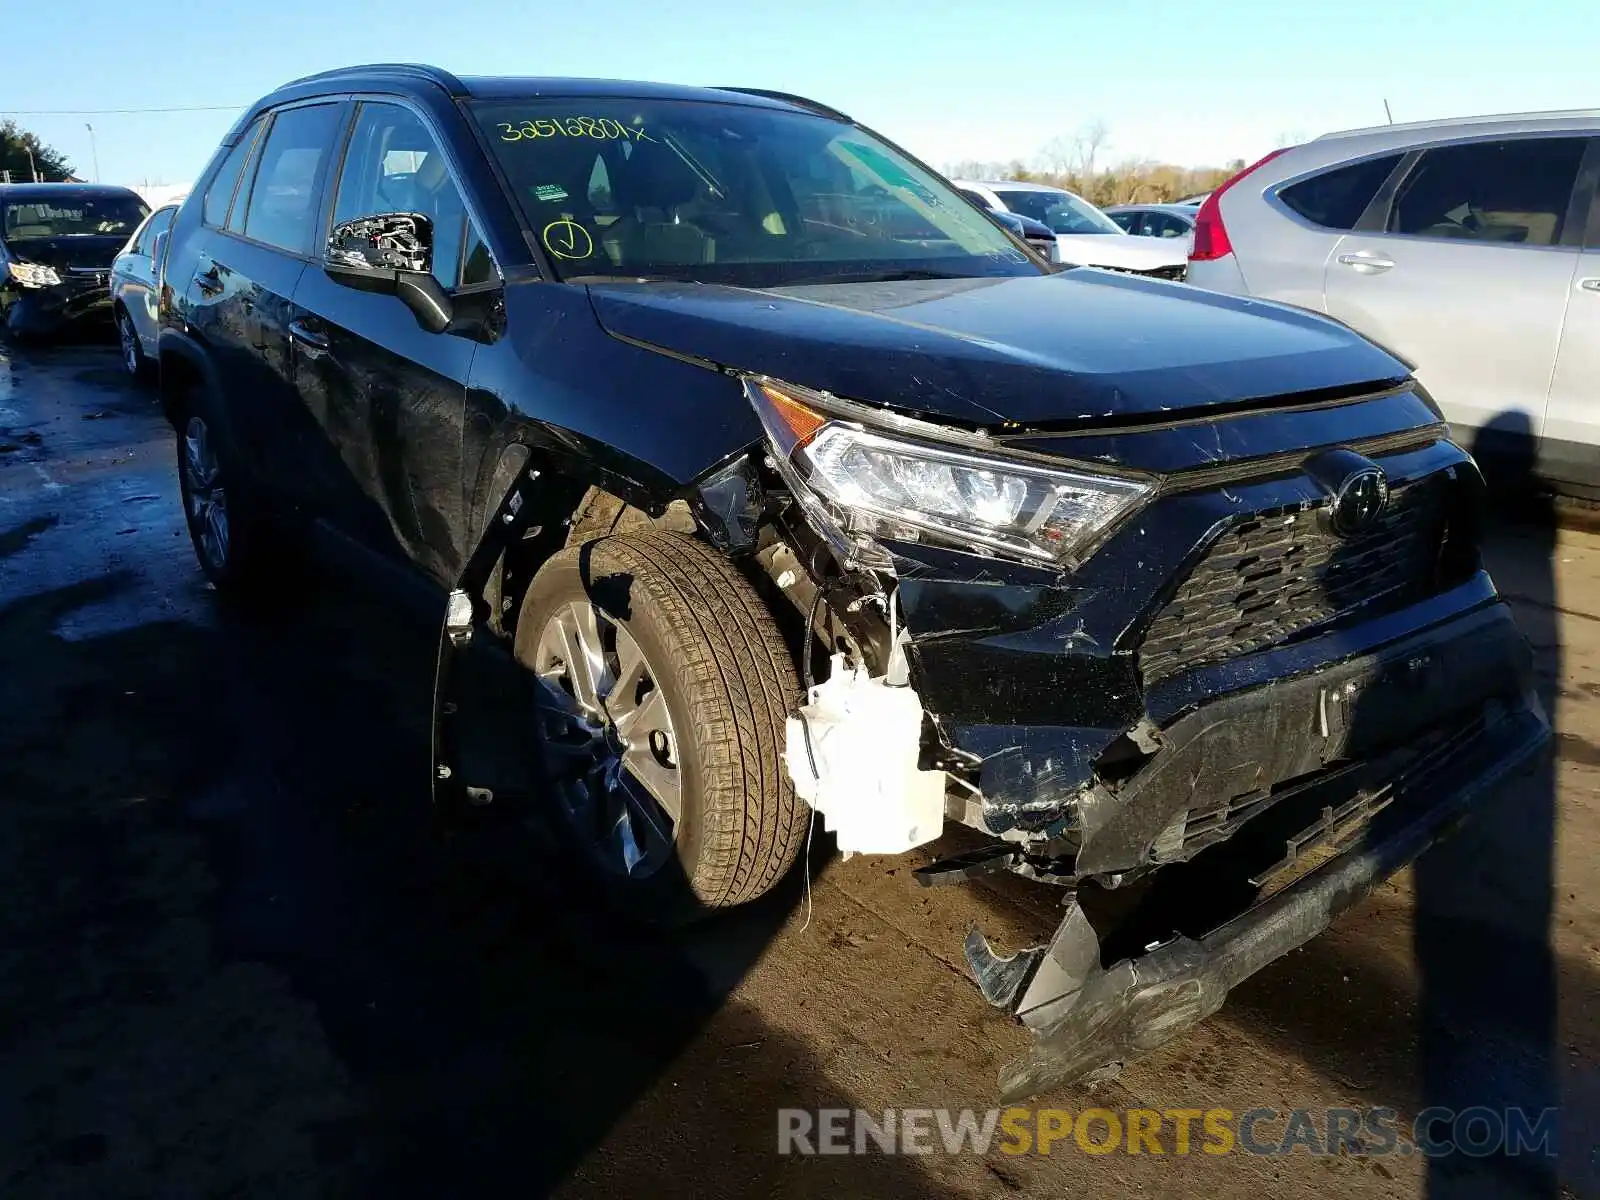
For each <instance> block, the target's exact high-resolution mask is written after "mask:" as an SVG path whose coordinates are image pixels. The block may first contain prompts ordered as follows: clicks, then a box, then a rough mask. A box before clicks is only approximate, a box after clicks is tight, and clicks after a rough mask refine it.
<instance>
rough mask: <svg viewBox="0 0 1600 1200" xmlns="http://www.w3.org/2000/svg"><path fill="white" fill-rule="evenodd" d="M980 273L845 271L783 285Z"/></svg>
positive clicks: (949, 276)
mask: <svg viewBox="0 0 1600 1200" xmlns="http://www.w3.org/2000/svg"><path fill="white" fill-rule="evenodd" d="M981 278H983V277H982V276H980V275H952V274H950V273H949V272H948V271H925V270H916V269H906V270H903V271H847V272H840V273H839V274H836V275H815V276H808V277H806V278H802V279H794V280H790V281H788V283H787V284H786V285H785V286H789V287H793V286H804V285H805V284H808V283H901V282H903V281H905V280H911V279H981Z"/></svg>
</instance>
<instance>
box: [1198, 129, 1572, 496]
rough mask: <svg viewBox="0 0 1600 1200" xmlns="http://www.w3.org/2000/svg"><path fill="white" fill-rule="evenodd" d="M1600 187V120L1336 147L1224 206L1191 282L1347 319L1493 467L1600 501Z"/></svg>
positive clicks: (1298, 150) (1283, 156) (1242, 187)
mask: <svg viewBox="0 0 1600 1200" xmlns="http://www.w3.org/2000/svg"><path fill="white" fill-rule="evenodd" d="M1597 179H1600V110H1591V111H1586V112H1565V113H1545V114H1537V115H1529V116H1505V117H1481V118H1471V119H1465V120H1454V121H1436V122H1427V123H1423V124H1414V125H1386V126H1379V127H1377V128H1374V129H1360V130H1354V131H1351V132H1348V133H1333V134H1328V135H1327V136H1325V137H1321V138H1318V139H1316V140H1315V141H1313V142H1308V143H1307V144H1305V145H1303V146H1294V147H1291V148H1289V149H1286V150H1279V151H1277V152H1275V153H1273V154H1271V155H1268V156H1267V157H1266V158H1264V159H1262V160H1261V161H1260V162H1258V163H1257V164H1255V165H1254V166H1253V167H1251V168H1249V169H1248V170H1246V171H1244V172H1242V173H1241V174H1240V175H1237V176H1235V177H1234V178H1233V179H1232V180H1230V181H1229V182H1228V183H1227V184H1225V185H1224V186H1223V187H1221V188H1219V189H1217V191H1216V192H1214V193H1213V194H1212V195H1211V197H1210V198H1209V199H1208V200H1207V201H1206V203H1205V204H1204V205H1202V207H1201V209H1200V213H1199V215H1198V217H1197V220H1196V226H1195V234H1194V246H1193V249H1192V251H1191V255H1190V263H1189V282H1190V283H1191V284H1195V285H1198V286H1200V287H1205V288H1212V289H1214V290H1217V291H1223V292H1234V293H1244V294H1248V295H1253V296H1261V297H1265V298H1268V299H1273V300H1283V301H1287V302H1288V303H1290V304H1297V305H1301V306H1303V307H1305V308H1310V309H1315V310H1317V311H1319V312H1325V313H1327V314H1329V315H1330V316H1333V317H1336V318H1338V319H1339V320H1341V321H1344V322H1346V323H1347V324H1349V325H1351V326H1353V327H1354V328H1356V329H1357V330H1359V331H1360V332H1362V333H1364V334H1366V335H1367V336H1368V337H1370V338H1372V339H1373V340H1375V341H1377V342H1379V343H1381V344H1382V345H1384V346H1385V347H1386V348H1388V349H1389V350H1391V351H1393V352H1394V353H1395V354H1397V355H1399V356H1400V357H1402V358H1405V359H1407V360H1409V361H1410V362H1411V363H1412V364H1414V365H1415V367H1416V371H1417V375H1418V376H1419V377H1420V378H1421V380H1422V381H1423V383H1424V384H1426V385H1427V387H1428V389H1429V391H1430V392H1432V394H1433V396H1434V398H1435V399H1436V400H1437V401H1438V402H1439V404H1440V406H1441V407H1442V408H1443V409H1444V412H1445V415H1446V416H1447V417H1448V418H1449V419H1450V421H1451V422H1452V424H1454V425H1455V426H1456V427H1457V435H1458V437H1460V438H1463V439H1464V444H1468V445H1473V446H1475V447H1476V449H1477V450H1478V452H1479V454H1480V456H1482V457H1488V458H1490V459H1491V460H1492V459H1496V458H1500V457H1502V456H1504V455H1508V454H1512V455H1515V456H1516V460H1517V461H1518V462H1519V463H1524V464H1525V463H1527V462H1528V461H1529V456H1530V455H1532V456H1535V457H1534V458H1533V463H1534V464H1535V466H1536V469H1537V471H1538V473H1539V474H1540V475H1542V476H1543V477H1545V478H1546V479H1548V480H1550V481H1551V482H1553V483H1555V484H1557V485H1558V486H1560V487H1561V488H1562V490H1566V491H1572V492H1575V493H1578V494H1582V495H1592V494H1600V405H1596V403H1595V395H1596V389H1597V388H1600V194H1597V190H1596V181H1597Z"/></svg>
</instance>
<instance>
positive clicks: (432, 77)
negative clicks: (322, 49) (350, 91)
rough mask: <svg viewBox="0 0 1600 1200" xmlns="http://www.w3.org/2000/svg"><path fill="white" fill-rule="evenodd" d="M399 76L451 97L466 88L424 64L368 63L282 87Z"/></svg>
mask: <svg viewBox="0 0 1600 1200" xmlns="http://www.w3.org/2000/svg"><path fill="white" fill-rule="evenodd" d="M372 75H377V76H385V75H387V76H396V75H398V76H400V77H402V78H411V79H425V80H427V81H428V82H429V83H436V84H438V85H439V86H440V87H442V88H443V89H444V90H445V91H447V92H449V93H450V94H451V95H452V96H465V95H466V94H467V89H466V87H465V86H464V85H463V84H462V82H461V80H459V79H457V78H456V77H455V76H454V75H452V74H451V73H450V72H449V71H446V70H445V69H444V68H443V67H430V66H428V65H427V64H426V63H368V64H366V65H364V66H352V67H334V68H333V69H332V70H331V71H318V72H317V73H316V74H315V75H305V76H302V77H301V78H299V79H291V80H290V81H289V82H288V83H286V84H284V85H283V86H284V87H295V86H296V85H298V84H302V83H322V82H324V81H331V80H335V79H347V78H360V77H361V76H372Z"/></svg>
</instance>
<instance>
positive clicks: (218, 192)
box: [205, 119, 261, 228]
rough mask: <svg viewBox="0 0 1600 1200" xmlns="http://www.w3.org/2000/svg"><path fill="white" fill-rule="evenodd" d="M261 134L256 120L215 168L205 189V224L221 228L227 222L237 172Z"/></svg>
mask: <svg viewBox="0 0 1600 1200" xmlns="http://www.w3.org/2000/svg"><path fill="white" fill-rule="evenodd" d="M260 132H261V121H260V120H259V119H258V120H256V121H255V123H254V124H252V125H251V126H250V128H249V129H247V130H245V131H244V134H243V136H241V137H240V138H239V141H238V142H237V143H236V144H235V145H234V147H233V149H232V150H230V151H228V157H227V158H225V159H223V161H222V165H221V166H220V167H218V168H217V173H216V175H215V176H214V177H213V178H212V180H211V186H210V187H208V188H207V189H206V202H205V222H206V224H207V225H215V226H217V227H218V228H221V226H223V225H224V224H226V223H227V220H228V205H230V204H231V203H233V192H234V188H235V187H237V186H238V183H239V172H240V170H241V169H243V167H244V160H245V159H246V158H247V157H249V154H250V147H251V146H252V145H253V144H254V143H255V140H256V134H258V133H260Z"/></svg>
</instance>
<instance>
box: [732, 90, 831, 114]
mask: <svg viewBox="0 0 1600 1200" xmlns="http://www.w3.org/2000/svg"><path fill="white" fill-rule="evenodd" d="M717 91H719V92H739V93H741V94H742V95H745V96H761V97H763V98H765V99H767V100H782V101H783V102H784V103H785V104H793V105H794V106H795V107H797V108H804V109H807V110H809V111H811V112H814V113H817V114H819V115H821V116H824V117H832V118H833V119H834V120H836V121H848V120H850V118H849V117H847V116H845V115H844V113H842V112H840V111H839V110H838V109H837V108H829V107H828V106H827V105H826V104H819V103H817V101H815V100H807V99H806V98H805V97H804V96H796V95H795V94H794V93H793V92H775V91H772V90H771V89H770V88H751V87H719V88H717Z"/></svg>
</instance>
